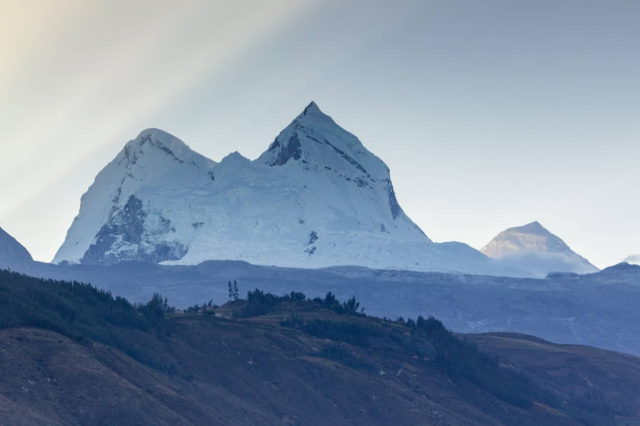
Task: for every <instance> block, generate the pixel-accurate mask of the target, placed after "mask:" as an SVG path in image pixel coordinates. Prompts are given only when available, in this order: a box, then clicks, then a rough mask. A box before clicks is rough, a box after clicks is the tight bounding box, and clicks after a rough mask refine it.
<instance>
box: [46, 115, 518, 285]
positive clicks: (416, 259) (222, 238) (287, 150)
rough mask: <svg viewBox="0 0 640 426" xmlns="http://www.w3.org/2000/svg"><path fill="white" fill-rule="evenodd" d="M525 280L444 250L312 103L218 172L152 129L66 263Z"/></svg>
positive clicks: (60, 255)
mask: <svg viewBox="0 0 640 426" xmlns="http://www.w3.org/2000/svg"><path fill="white" fill-rule="evenodd" d="M211 259H220V260H244V261H247V262H251V263H255V264H262V265H277V266H292V267H307V268H316V267H325V266H334V265H359V266H367V267H374V268H386V269H410V270H422V271H427V270H436V271H460V272H469V273H488V274H513V271H509V270H507V269H505V268H504V267H503V266H501V265H499V264H497V263H496V262H494V261H492V260H490V259H488V258H487V257H485V256H484V255H482V254H481V253H480V252H478V251H476V250H474V249H472V248H471V247H469V246H467V245H465V244H461V243H444V244H437V243H433V242H432V241H431V240H429V238H427V237H426V236H425V235H424V233H423V232H422V231H421V230H420V229H419V228H418V227H417V226H416V225H415V224H414V223H413V222H412V221H411V219H409V218H408V217H407V215H406V214H405V213H404V212H403V210H402V208H401V207H400V204H399V203H398V201H397V199H396V196H395V192H394V189H393V184H392V182H391V178H390V174H389V169H388V167H387V166H386V165H385V164H384V162H383V161H382V160H380V159H379V158H378V157H376V156H375V155H374V154H372V153H371V152H369V151H368V150H367V149H366V148H365V147H364V146H363V145H362V143H361V142H360V141H359V140H358V138H357V137H355V136H354V135H352V134H351V133H349V132H347V131H346V130H344V129H343V128H341V127H340V126H338V125H337V124H336V123H335V122H334V121H333V119H331V117H329V116H328V115H326V114H324V113H323V112H322V111H321V110H320V109H319V108H318V106H317V105H316V104H315V103H313V102H312V103H311V104H309V105H308V106H307V107H306V108H305V109H304V111H303V112H302V113H301V114H300V115H298V116H297V117H296V118H295V119H294V120H293V121H292V122H291V124H289V125H288V126H287V127H286V128H285V129H284V130H283V131H282V132H281V133H280V134H279V135H278V136H277V137H276V139H275V140H274V141H273V143H271V145H270V146H269V147H268V149H267V150H266V151H265V152H264V153H263V154H262V155H260V157H259V158H257V159H256V160H253V161H250V160H248V159H246V158H244V157H243V156H242V155H240V154H239V153H232V154H230V155H228V156H227V157H225V158H224V159H223V160H222V161H221V162H219V163H216V162H214V161H211V160H209V159H207V158H205V157H203V156H201V155H200V154H198V153H196V152H194V151H192V150H191V149H190V148H189V147H188V146H187V145H186V144H184V143H183V142H182V141H180V140H179V139H177V138H175V137H173V136H171V135H169V134H167V133H165V132H162V131H161V130H156V129H151V130H145V131H143V132H142V133H140V135H139V136H138V137H137V138H136V139H134V140H132V141H130V142H129V143H127V144H126V146H125V148H124V149H123V150H122V151H121V152H120V153H119V154H118V155H117V156H116V158H115V159H114V160H113V161H112V162H111V163H109V164H108V165H107V166H106V167H105V168H104V169H103V170H102V171H101V172H100V173H99V174H98V176H97V177H96V180H95V182H94V183H93V184H92V185H91V187H90V188H89V190H88V191H87V192H86V193H85V194H84V195H83V197H82V202H81V207H80V212H79V214H78V216H77V217H76V218H75V220H74V222H73V224H72V225H71V228H70V229H69V231H68V234H67V238H66V239H65V241H64V243H63V245H62V246H61V247H60V249H59V250H58V252H57V254H56V256H55V259H54V262H63V261H67V262H72V263H98V264H109V263H116V262H121V261H129V260H136V261H147V262H164V263H179V264H196V263H200V262H202V261H205V260H211Z"/></svg>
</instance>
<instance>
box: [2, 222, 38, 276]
mask: <svg viewBox="0 0 640 426" xmlns="http://www.w3.org/2000/svg"><path fill="white" fill-rule="evenodd" d="M32 262H33V259H32V258H31V254H29V252H28V251H27V249H26V248H24V246H23V245H22V244H20V243H19V242H18V241H17V240H16V239H15V238H13V237H12V236H11V235H9V234H7V233H6V232H5V231H4V230H3V229H2V228H0V269H4V268H10V269H16V270H23V269H24V268H25V267H27V266H29V265H30V264H31V263H32Z"/></svg>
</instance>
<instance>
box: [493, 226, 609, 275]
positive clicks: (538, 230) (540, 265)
mask: <svg viewBox="0 0 640 426" xmlns="http://www.w3.org/2000/svg"><path fill="white" fill-rule="evenodd" d="M481 251H482V252H483V253H484V254H485V255H487V256H489V257H491V258H494V259H500V260H501V261H503V262H506V263H508V264H509V265H513V266H517V267H519V268H520V269H523V270H526V271H528V272H529V273H530V274H531V275H532V276H540V277H544V276H545V275H547V273H549V272H575V273H579V274H587V273H591V272H597V271H598V268H596V267H595V266H593V265H592V264H591V263H589V261H588V260H587V259H585V258H584V257H582V256H580V255H579V254H577V253H575V252H574V251H573V250H571V249H570V248H569V246H568V245H567V244H565V242H564V241H562V240H561V239H560V238H559V237H557V236H556V235H554V234H552V233H551V232H549V231H548V230H547V229H546V228H545V227H544V226H542V225H541V224H540V223H539V222H531V223H529V224H527V225H524V226H518V227H514V228H509V229H507V230H505V231H503V232H501V233H499V234H498V235H496V237H495V238H493V239H492V240H491V241H490V242H489V243H488V244H487V245H486V246H484V247H483V248H482V250H481Z"/></svg>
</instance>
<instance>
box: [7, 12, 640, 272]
mask: <svg viewBox="0 0 640 426" xmlns="http://www.w3.org/2000/svg"><path fill="white" fill-rule="evenodd" d="M639 79H640V2H638V1H635V0H634V1H616V0H606V1H605V0H602V1H589V0H574V1H572V0H563V1H557V0H548V1H546V0H530V1H513V0H502V1H501V0H495V1H491V0H490V1H482V2H481V1H472V0H467V1H456V0H442V1H428V0H422V1H402V0H400V1H393V2H391V1H374V0H356V1H350V0H336V1H318V0H315V1H314V0H307V1H305V0H270V1H262V0H259V1H239V0H234V1H181V2H176V1H173V0H172V1H166V0H150V1H132V0H127V1H123V0H117V1H114V0H109V1H97V0H94V1H88V0H78V1H73V0H55V1H54V0H31V1H28V2H25V1H22V0H20V1H17V0H2V2H0V132H1V133H0V135H1V136H0V227H2V228H4V229H5V230H6V231H7V232H9V233H10V234H12V235H13V236H14V237H16V238H17V239H18V240H19V241H21V242H22V243H23V244H24V245H25V246H26V247H27V248H28V249H29V250H30V251H31V253H32V254H33V256H34V257H35V258H36V259H38V260H43V261H49V260H51V258H52V257H53V254H54V252H55V251H56V249H57V248H58V247H59V246H60V244H61V243H62V241H63V240H64V236H65V233H66V231H67V229H68V227H69V226H70V224H71V221H72V220H73V218H74V216H75V215H76V213H77V211H78V208H79V204H80V196H81V195H82V194H83V193H84V192H85V191H86V189H87V188H88V187H89V185H90V184H91V182H92V181H93V178H94V177H95V175H96V174H97V173H98V171H99V170H100V169H101V168H102V167H103V166H104V165H106V163H107V162H108V161H110V160H111V159H112V158H113V157H114V156H115V155H116V154H117V153H118V151H120V149H122V147H123V146H124V144H125V143H126V142H127V141H128V140H130V139H132V138H134V137H135V136H136V135H137V134H138V132H139V131H140V130H142V129H144V128H148V127H158V128H161V129H164V130H166V131H168V132H170V133H172V134H174V135H175V136H177V137H179V138H180V139H182V140H183V141H185V142H186V143H187V144H189V145H190V146H191V147H192V148H193V149H194V150H196V151H198V152H200V153H202V154H204V155H206V156H208V157H210V158H212V159H214V160H216V161H218V160H220V159H221V158H222V157H224V156H225V155H226V154H227V153H229V152H231V151H235V150H238V151H240V152H241V153H242V154H243V155H245V156H247V157H249V158H255V157H257V156H258V155H259V154H260V153H261V152H262V151H263V150H265V149H266V147H267V146H268V145H269V143H270V142H271V141H272V140H273V139H274V137H275V136H276V135H277V134H278V132H279V131H280V130H281V129H282V128H284V127H285V126H286V125H287V124H288V123H289V122H290V121H291V120H292V119H293V118H294V117H295V116H296V115H297V114H298V113H299V112H300V111H301V110H302V109H303V108H304V106H306V104H308V103H309V101H310V100H315V101H316V102H317V103H318V105H319V106H320V108H321V109H322V110H323V111H324V112H325V113H327V114H329V115H331V116H332V117H333V118H334V119H335V120H336V121H337V122H338V123H339V124H340V125H342V126H343V127H345V128H346V129H347V130H349V131H351V132H352V133H354V134H356V135H357V136H358V137H359V138H360V139H361V141H362V142H363V143H364V144H365V146H366V147H367V148H369V149H370V150H371V151H372V152H374V153H375V154H377V155H378V156H379V157H381V158H382V159H383V160H384V161H385V162H386V163H387V164H388V165H389V167H390V169H391V174H392V179H393V182H394V186H395V189H396V193H397V195H398V199H399V201H400V204H401V205H402V207H403V208H404V210H405V212H406V213H407V214H408V215H409V216H410V217H411V218H412V219H413V220H414V221H415V222H416V223H417V224H418V225H419V226H420V227H421V228H422V229H423V230H424V231H425V233H426V234H427V235H428V236H429V237H430V238H432V239H433V240H436V241H451V240H457V241H464V242H466V243H468V244H470V245H471V246H473V247H476V248H480V247H482V246H483V245H484V244H485V243H487V242H488V241H489V240H490V239H491V238H492V237H493V236H494V235H495V234H497V233H498V232H500V231H502V230H504V229H505V228H508V227H511V226H517V225H523V224H525V223H528V222H531V221H533V220H538V221H540V222H541V223H542V224H543V225H544V226H546V227H547V228H548V229H549V230H550V231H551V232H554V233H556V234H557V235H558V236H560V237H561V238H563V239H564V240H565V241H566V242H567V243H568V244H569V245H570V246H571V247H572V248H573V249H574V250H575V251H577V252H578V253H580V254H581V255H583V256H585V257H587V258H588V259H589V260H591V261H592V262H593V263H594V264H595V265H596V266H599V267H605V266H608V265H610V264H613V263H617V262H619V261H621V260H622V259H624V258H625V257H627V256H628V255H630V254H634V253H640V219H639V218H640V197H639V196H638V183H639V182H640V167H639V159H640V81H639Z"/></svg>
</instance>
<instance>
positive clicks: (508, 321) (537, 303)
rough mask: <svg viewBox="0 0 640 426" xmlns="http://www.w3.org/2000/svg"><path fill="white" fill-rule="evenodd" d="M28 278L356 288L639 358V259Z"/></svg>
mask: <svg viewBox="0 0 640 426" xmlns="http://www.w3.org/2000/svg"><path fill="white" fill-rule="evenodd" d="M29 273H30V274H32V275H37V276H40V277H50V278H55V279H64V280H79V281H83V282H90V283H92V284H94V285H96V286H97V287H99V288H102V289H105V290H109V291H111V292H112V293H113V294H115V295H120V296H124V297H126V298H127V299H129V300H131V301H134V302H143V301H147V300H149V298H150V297H151V296H152V295H153V293H154V292H159V293H162V294H163V295H164V296H166V297H168V298H169V301H170V302H171V303H172V304H174V305H175V306H177V307H179V308H185V307H187V306H191V305H193V304H195V303H200V302H201V301H202V300H210V299H211V300H213V302H214V303H217V304H220V303H224V302H225V301H226V300H227V282H228V281H229V280H234V279H235V280H237V281H238V283H239V285H240V288H241V290H242V291H243V292H244V291H247V290H249V289H252V288H260V289H263V290H265V291H269V292H271V293H275V294H283V293H289V292H291V291H302V292H304V293H306V294H307V295H310V296H313V297H316V296H323V295H324V294H326V293H327V292H328V291H331V292H333V293H335V294H336V295H338V296H339V297H341V298H346V297H350V296H352V295H355V296H356V297H357V298H358V300H360V301H362V303H363V305H364V306H366V308H367V312H368V313H370V314H372V315H376V316H380V317H382V316H387V317H390V318H396V317H399V316H403V317H414V318H415V317H416V316H418V315H425V313H429V314H433V315H435V316H437V317H438V318H440V319H441V320H442V321H444V323H445V324H447V326H448V327H450V328H451V329H452V330H454V331H457V332H467V333H468V332H472V333H479V332H489V331H515V332H519V333H525V334H533V335H536V336H539V337H542V338H544V339H547V340H550V341H553V342H563V343H575V344H582V345H591V346H597V347H601V348H605V349H612V350H617V351H622V352H628V353H634V354H637V355H640V339H638V336H640V310H639V309H638V306H639V305H640V266H636V265H629V264H620V265H616V266H613V267H610V268H607V269H605V270H603V271H602V272H599V273H595V274H588V275H575V274H554V275H552V276H551V277H549V278H545V279H529V278H504V277H492V276H480V275H461V274H444V273H425V272H411V271H389V270H372V269H367V268H356V267H339V268H328V269H321V270H312V269H293V268H276V267H262V266H256V265H251V264H248V263H245V262H231V261H210V262H204V263H202V264H200V265H195V266H186V265H185V266H168V265H155V264H148V263H134V262H132V263H120V264H115V265H107V266H104V265H70V266H64V265H48V264H36V265H35V267H34V268H32V269H31V270H30V271H29Z"/></svg>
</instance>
